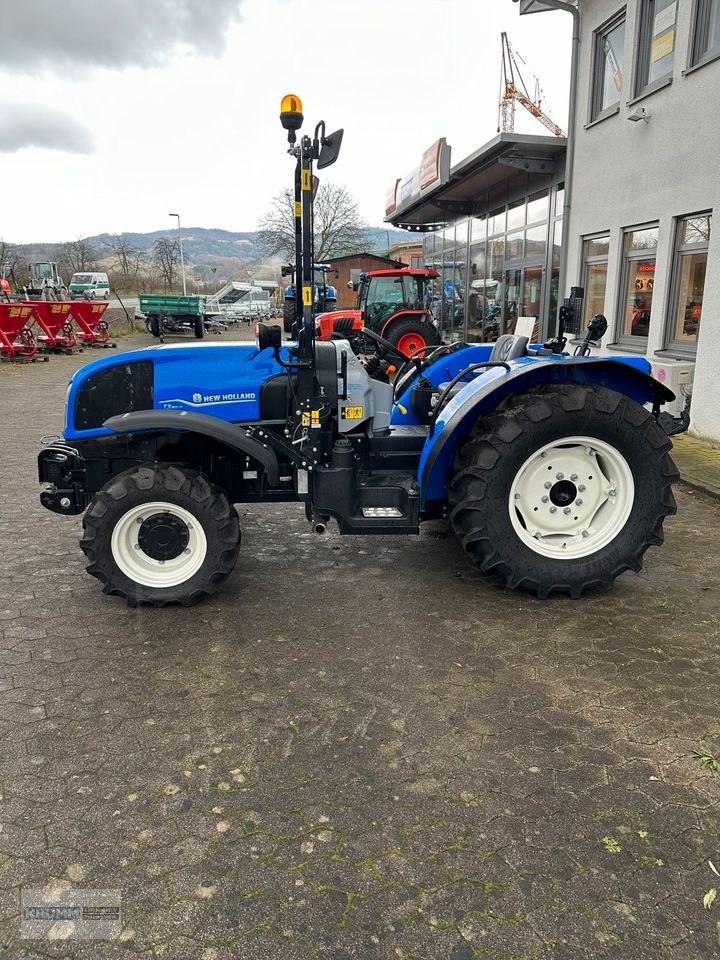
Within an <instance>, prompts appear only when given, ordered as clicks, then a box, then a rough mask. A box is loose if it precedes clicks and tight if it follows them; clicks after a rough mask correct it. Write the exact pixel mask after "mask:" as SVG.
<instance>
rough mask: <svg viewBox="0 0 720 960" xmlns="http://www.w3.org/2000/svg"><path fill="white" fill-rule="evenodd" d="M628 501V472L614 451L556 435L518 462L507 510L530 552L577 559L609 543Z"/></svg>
mask: <svg viewBox="0 0 720 960" xmlns="http://www.w3.org/2000/svg"><path fill="white" fill-rule="evenodd" d="M572 487H574V488H575V494H574V496H572V498H571V499H568V497H570V495H571V493H572V489H571V488H572ZM634 502H635V483H634V481H633V475H632V470H631V469H630V467H629V465H628V462H627V460H626V459H625V457H623V455H622V454H621V453H620V452H619V451H618V450H616V449H615V447H613V446H611V444H609V443H605V442H604V441H603V440H598V439H597V438H595V437H562V438H561V439H559V440H554V441H553V442H552V443H547V444H545V446H544V447H540V448H539V449H538V450H536V451H535V452H534V453H533V454H532V455H531V456H530V457H528V458H527V460H526V461H525V463H523V465H522V466H521V467H520V469H519V470H518V472H517V474H516V476H515V480H514V482H513V484H512V487H511V489H510V498H509V501H508V509H509V512H510V521H511V523H512V525H513V529H514V530H515V533H517V535H518V537H519V538H520V540H522V542H523V543H524V544H525V545H526V546H527V547H529V548H530V549H531V550H532V551H533V552H534V553H537V554H540V556H542V557H550V558H552V559H553V560H577V559H578V558H580V557H587V556H590V554H593V553H597V552H598V551H599V550H602V549H603V547H606V546H607V545H608V544H609V543H610V542H611V541H612V540H614V539H615V537H616V536H617V535H618V534H619V533H620V531H621V530H622V528H623V527H624V526H625V524H626V523H627V519H628V517H629V516H630V512H631V510H632V507H633V503H634Z"/></svg>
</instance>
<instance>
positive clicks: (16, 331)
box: [0, 302, 37, 360]
mask: <svg viewBox="0 0 720 960" xmlns="http://www.w3.org/2000/svg"><path fill="white" fill-rule="evenodd" d="M32 323H33V316H32V310H31V308H30V304H29V303H3V302H0V357H5V358H7V359H9V360H14V359H18V358H19V357H25V358H30V357H34V356H35V354H36V353H37V343H36V342H35V337H34V336H33V332H32V330H31V329H30V328H31V326H32Z"/></svg>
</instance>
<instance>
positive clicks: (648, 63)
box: [635, 0, 678, 97]
mask: <svg viewBox="0 0 720 960" xmlns="http://www.w3.org/2000/svg"><path fill="white" fill-rule="evenodd" d="M677 8H678V0H643V3H642V6H641V8H640V32H639V44H638V59H637V75H636V77H635V96H636V97H639V96H640V94H641V93H644V92H645V90H646V89H647V88H648V87H651V86H652V85H653V84H655V83H658V82H659V81H661V80H664V79H665V78H666V77H669V76H670V75H671V74H672V70H673V62H674V60H675V29H676V21H677Z"/></svg>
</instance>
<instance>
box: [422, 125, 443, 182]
mask: <svg viewBox="0 0 720 960" xmlns="http://www.w3.org/2000/svg"><path fill="white" fill-rule="evenodd" d="M444 143H445V137H440V139H439V140H436V141H435V143H434V144H433V145H432V146H431V147H428V148H427V150H426V151H425V153H423V155H422V161H421V162H420V189H421V190H424V189H425V187H429V186H430V184H431V183H435V181H436V180H439V179H440V153H441V151H442V148H443V144H444Z"/></svg>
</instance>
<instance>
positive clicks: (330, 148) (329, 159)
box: [317, 130, 343, 170]
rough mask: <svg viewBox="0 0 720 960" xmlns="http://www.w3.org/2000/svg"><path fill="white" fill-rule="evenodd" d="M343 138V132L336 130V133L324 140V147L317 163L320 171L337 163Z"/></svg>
mask: <svg viewBox="0 0 720 960" xmlns="http://www.w3.org/2000/svg"><path fill="white" fill-rule="evenodd" d="M342 138H343V131H342V130H336V131H335V133H331V134H330V135H329V136H327V137H323V138H322V147H321V148H320V155H319V156H318V161H317V166H318V170H322V169H323V168H324V167H329V166H330V165H331V164H333V163H335V161H336V160H337V158H338V154H339V153H340V144H341V143H342Z"/></svg>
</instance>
